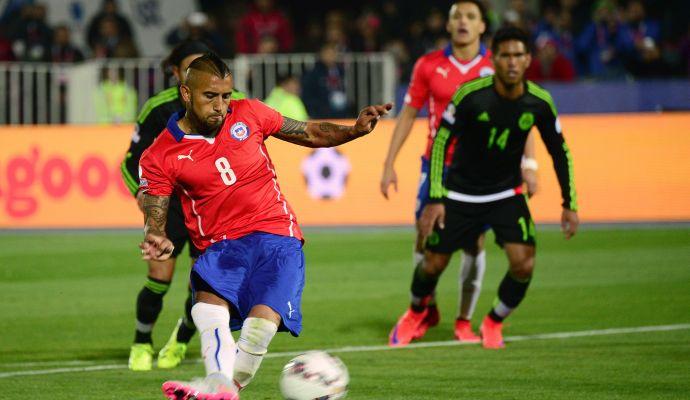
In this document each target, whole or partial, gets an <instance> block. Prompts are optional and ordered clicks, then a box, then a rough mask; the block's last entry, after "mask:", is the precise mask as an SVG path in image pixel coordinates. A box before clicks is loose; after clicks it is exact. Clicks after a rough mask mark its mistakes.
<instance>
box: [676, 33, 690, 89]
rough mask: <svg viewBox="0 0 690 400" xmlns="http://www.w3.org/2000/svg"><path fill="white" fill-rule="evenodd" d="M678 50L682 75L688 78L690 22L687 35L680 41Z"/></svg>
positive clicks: (689, 71)
mask: <svg viewBox="0 0 690 400" xmlns="http://www.w3.org/2000/svg"><path fill="white" fill-rule="evenodd" d="M678 50H679V53H680V54H679V55H680V64H681V69H682V73H683V74H685V76H686V77H690V21H688V27H687V30H686V31H685V35H683V37H682V38H681V39H680V43H679V46H678Z"/></svg>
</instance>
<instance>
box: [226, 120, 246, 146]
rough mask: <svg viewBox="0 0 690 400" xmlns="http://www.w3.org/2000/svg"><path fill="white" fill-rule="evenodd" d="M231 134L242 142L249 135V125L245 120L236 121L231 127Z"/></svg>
mask: <svg viewBox="0 0 690 400" xmlns="http://www.w3.org/2000/svg"><path fill="white" fill-rule="evenodd" d="M230 135H231V136H232V137H233V138H234V139H235V140H239V141H240V142H241V141H243V140H245V139H246V138H248V137H249V127H248V126H247V124H245V123H244V122H235V123H234V124H232V126H231V127H230Z"/></svg>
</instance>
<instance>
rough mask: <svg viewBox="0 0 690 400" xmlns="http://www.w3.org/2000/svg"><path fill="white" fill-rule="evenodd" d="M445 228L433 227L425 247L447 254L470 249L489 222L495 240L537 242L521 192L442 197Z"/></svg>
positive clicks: (500, 241) (533, 243)
mask: <svg viewBox="0 0 690 400" xmlns="http://www.w3.org/2000/svg"><path fill="white" fill-rule="evenodd" d="M444 204H445V206H446V221H445V228H444V229H440V228H439V227H438V226H437V227H435V228H434V231H433V232H432V234H431V235H430V236H429V237H428V238H427V242H426V248H427V249H428V250H430V251H433V252H435V253H444V254H450V253H454V252H455V251H457V250H459V249H473V248H475V247H476V245H477V239H479V235H481V234H482V232H484V231H485V230H486V227H487V226H489V227H491V229H493V231H494V234H495V235H496V243H497V244H498V245H499V246H501V247H503V244H505V243H523V244H529V245H532V246H535V245H536V241H535V228H534V222H533V221H532V215H531V214H530V212H529V207H528V206H527V200H526V198H525V196H523V195H517V196H512V197H509V198H507V199H503V200H498V201H493V202H490V203H465V202H460V201H455V200H450V199H445V200H444Z"/></svg>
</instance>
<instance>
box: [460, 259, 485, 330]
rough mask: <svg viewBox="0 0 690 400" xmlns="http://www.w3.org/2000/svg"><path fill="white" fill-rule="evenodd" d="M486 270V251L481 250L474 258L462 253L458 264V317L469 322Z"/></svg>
mask: <svg viewBox="0 0 690 400" xmlns="http://www.w3.org/2000/svg"><path fill="white" fill-rule="evenodd" d="M485 270H486V251H484V250H482V251H481V253H479V254H477V256H476V257H474V256H471V255H469V254H467V253H464V252H463V253H462V262H461V264H460V279H459V282H458V286H459V289H460V304H458V316H459V317H460V318H462V319H464V320H468V321H469V320H471V319H472V314H474V309H475V307H476V306H477V301H478V300H479V293H480V292H481V290H482V280H484V271H485Z"/></svg>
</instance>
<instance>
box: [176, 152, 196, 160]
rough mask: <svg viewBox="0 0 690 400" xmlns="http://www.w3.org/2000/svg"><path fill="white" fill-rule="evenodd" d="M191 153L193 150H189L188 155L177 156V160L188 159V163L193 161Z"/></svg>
mask: <svg viewBox="0 0 690 400" xmlns="http://www.w3.org/2000/svg"><path fill="white" fill-rule="evenodd" d="M192 151H194V150H189V154H178V155H177V159H178V160H184V159H185V158H188V159H189V160H190V161H194V159H193V158H192Z"/></svg>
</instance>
